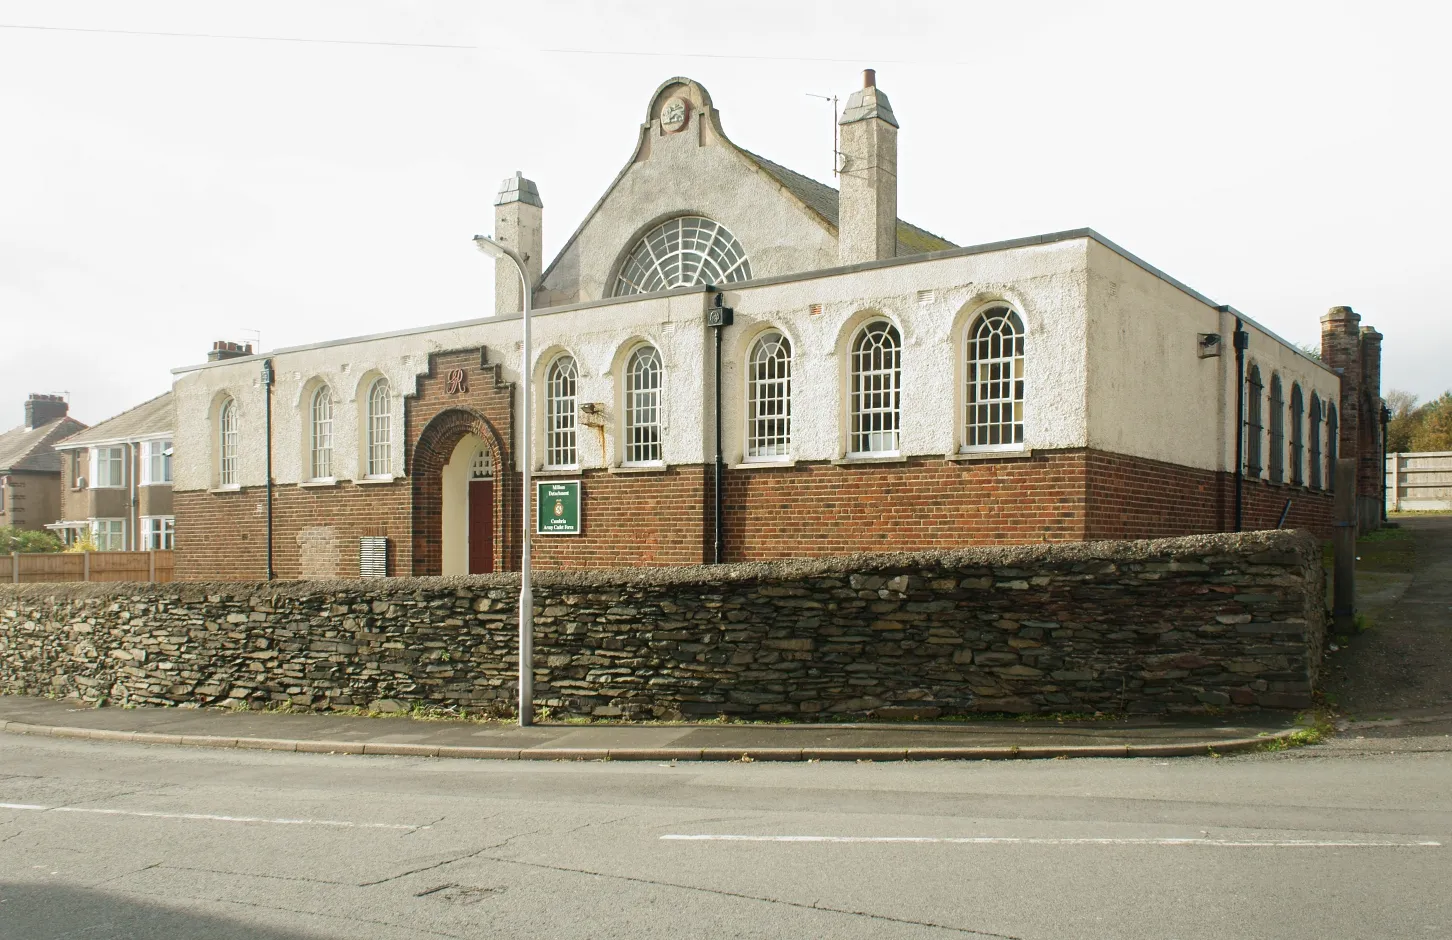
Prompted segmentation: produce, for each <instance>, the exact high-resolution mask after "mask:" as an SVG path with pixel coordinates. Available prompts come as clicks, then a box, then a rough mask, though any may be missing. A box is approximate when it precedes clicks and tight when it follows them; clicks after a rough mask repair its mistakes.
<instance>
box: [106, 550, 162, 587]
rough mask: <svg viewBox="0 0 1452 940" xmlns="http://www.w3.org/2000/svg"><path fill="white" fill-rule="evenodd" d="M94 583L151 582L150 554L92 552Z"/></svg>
mask: <svg viewBox="0 0 1452 940" xmlns="http://www.w3.org/2000/svg"><path fill="white" fill-rule="evenodd" d="M91 580H92V581H150V580H151V554H150V553H149V552H91Z"/></svg>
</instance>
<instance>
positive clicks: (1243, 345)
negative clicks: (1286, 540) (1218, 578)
mask: <svg viewBox="0 0 1452 940" xmlns="http://www.w3.org/2000/svg"><path fill="white" fill-rule="evenodd" d="M1234 341H1235V531H1236V532H1239V531H1240V530H1241V526H1242V524H1243V514H1244V513H1243V503H1242V499H1243V490H1244V489H1245V350H1246V349H1247V348H1248V347H1249V346H1250V334H1249V333H1247V332H1245V330H1244V329H1243V324H1242V323H1241V321H1240V317H1238V316H1237V317H1236V318H1235V334H1234Z"/></svg>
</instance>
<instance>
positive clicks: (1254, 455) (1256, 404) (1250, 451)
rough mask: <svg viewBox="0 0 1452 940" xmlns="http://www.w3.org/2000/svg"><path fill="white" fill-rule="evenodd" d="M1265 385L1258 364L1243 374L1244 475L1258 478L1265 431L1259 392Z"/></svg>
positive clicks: (1263, 389)
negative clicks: (1262, 382)
mask: <svg viewBox="0 0 1452 940" xmlns="http://www.w3.org/2000/svg"><path fill="white" fill-rule="evenodd" d="M1264 391H1265V386H1264V385H1262V384H1261V381H1260V366H1256V365H1252V366H1251V367H1250V371H1249V372H1248V373H1246V376H1245V475H1246V476H1248V477H1252V478H1255V479H1259V478H1260V471H1261V463H1260V447H1261V435H1262V434H1263V433H1264V432H1265V428H1264V426H1263V425H1262V424H1261V418H1260V409H1261V399H1260V396H1261V393H1262V392H1264Z"/></svg>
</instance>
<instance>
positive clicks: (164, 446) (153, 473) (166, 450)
mask: <svg viewBox="0 0 1452 940" xmlns="http://www.w3.org/2000/svg"><path fill="white" fill-rule="evenodd" d="M171 450H172V448H171V441H146V442H145V443H143V444H142V445H141V485H142V486H155V485H156V484H158V483H170V482H171Z"/></svg>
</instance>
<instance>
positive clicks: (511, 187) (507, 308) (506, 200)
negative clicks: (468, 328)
mask: <svg viewBox="0 0 1452 940" xmlns="http://www.w3.org/2000/svg"><path fill="white" fill-rule="evenodd" d="M494 240H495V241H497V242H498V243H499V244H501V245H503V246H504V247H506V248H510V249H512V250H514V251H515V252H517V253H518V254H519V256H520V257H521V258H523V259H524V269H525V271H527V272H528V274H529V285H530V289H531V290H533V289H534V288H535V287H537V286H539V278H540V271H541V270H542V267H541V261H542V260H543V255H544V203H543V202H541V201H540V198H539V187H538V186H536V185H535V184H534V183H533V182H531V181H530V180H527V179H525V178H524V174H523V173H520V172H519V171H515V174H514V175H513V176H511V177H508V178H507V179H505V181H504V182H503V183H501V184H500V185H499V197H498V198H497V199H495V200H494ZM523 309H524V295H523V294H522V293H521V291H520V284H519V271H518V270H517V269H516V268H515V266H514V262H513V261H510V260H509V259H508V258H500V259H498V260H497V261H495V262H494V312H495V313H496V314H498V313H518V312H519V311H521V310H523Z"/></svg>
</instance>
